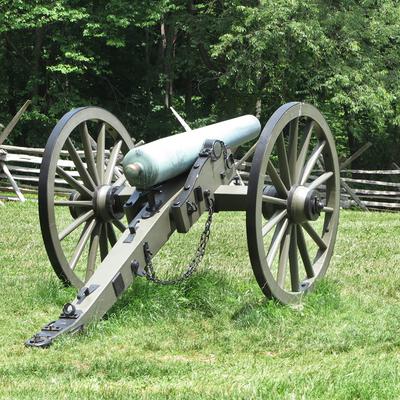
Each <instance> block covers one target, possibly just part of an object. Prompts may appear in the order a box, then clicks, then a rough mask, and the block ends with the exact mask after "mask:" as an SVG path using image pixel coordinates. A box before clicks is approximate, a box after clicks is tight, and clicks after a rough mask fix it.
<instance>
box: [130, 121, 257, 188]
mask: <svg viewBox="0 0 400 400" xmlns="http://www.w3.org/2000/svg"><path fill="white" fill-rule="evenodd" d="M260 131H261V125H260V121H259V120H258V119H257V118H256V117H254V116H253V115H244V116H242V117H238V118H233V119H230V120H227V121H223V122H219V123H217V124H213V125H208V126H205V127H202V128H199V129H195V130H193V131H190V132H184V133H179V134H177V135H172V136H168V137H165V138H162V139H159V140H156V141H154V142H151V143H148V144H145V145H143V146H140V147H138V148H134V149H132V150H130V151H129V152H128V153H127V155H126V156H125V158H124V160H123V168H124V173H125V176H126V178H127V180H128V182H129V183H130V184H131V185H132V186H137V187H138V188H140V189H147V188H149V187H151V186H154V185H157V184H158V183H161V182H164V181H167V180H168V179H171V178H174V177H175V176H178V175H180V174H182V173H183V172H185V171H187V170H188V169H189V168H190V167H191V166H192V165H193V163H194V162H195V160H196V158H197V157H198V154H199V152H200V150H201V149H202V147H203V144H204V142H205V141H206V140H207V139H215V140H222V141H223V142H224V143H225V145H226V146H228V147H236V146H239V145H241V144H243V143H246V142H248V141H249V140H251V139H254V138H256V137H257V136H258V135H259V134H260Z"/></svg>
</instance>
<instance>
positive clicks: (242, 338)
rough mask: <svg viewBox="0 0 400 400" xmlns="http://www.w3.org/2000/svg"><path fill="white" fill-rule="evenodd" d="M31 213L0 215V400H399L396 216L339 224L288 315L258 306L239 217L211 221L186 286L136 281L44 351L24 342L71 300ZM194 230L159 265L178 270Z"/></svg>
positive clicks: (355, 217)
mask: <svg viewBox="0 0 400 400" xmlns="http://www.w3.org/2000/svg"><path fill="white" fill-rule="evenodd" d="M36 208H37V205H36V204H35V203H34V202H27V203H25V204H12V203H7V204H6V206H5V207H1V208H0V221H1V230H0V271H1V274H0V295H1V301H0V339H1V341H0V398H1V399H19V398H21V399H50V398H56V399H103V398H112V399H122V398H132V399H136V398H145V399H146V398H149V399H165V398H171V399H175V398H177V399H197V398H198V399H219V398H226V399H252V398H260V399H281V398H282V399H394V398H400V352H399V348H400V306H399V305H400V304H399V299H400V246H399V238H400V216H399V214H386V213H361V212H356V211H352V212H350V211H346V212H342V214H341V221H340V228H339V236H338V240H337V245H336V249H335V253H334V256H333V259H332V262H331V266H330V268H329V269H328V273H327V277H326V278H325V279H324V280H323V281H322V282H320V284H319V285H318V287H317V290H316V291H315V292H314V293H312V294H311V295H309V296H308V297H307V298H306V299H305V300H304V304H303V306H302V307H298V308H296V309H293V308H290V307H283V306H280V305H277V304H274V303H273V302H266V301H265V299H264V298H263V295H262V293H261V291H260V290H259V288H258V286H257V283H256V281H255V279H254V278H253V276H252V272H251V267H250V265H249V261H248V256H247V247H246V238H245V224H244V222H245V216H244V214H242V213H236V214H233V213H229V214H220V215H216V216H215V222H214V226H213V231H212V234H211V242H210V245H209V248H208V251H207V255H206V257H205V260H204V262H203V265H202V267H201V268H200V271H199V272H198V273H197V274H196V275H195V276H194V277H193V278H192V279H190V280H189V281H187V282H186V283H185V284H184V285H181V286H178V287H172V288H171V287H159V286H155V285H153V284H150V283H148V282H147V281H145V280H143V279H142V280H140V279H137V280H136V281H135V283H134V284H133V286H132V287H131V288H130V289H129V290H128V291H127V292H126V293H125V295H124V296H123V298H122V299H121V300H120V301H119V302H118V303H117V304H116V305H115V306H114V307H113V308H112V310H111V311H110V313H109V314H108V318H107V319H106V320H102V321H100V322H98V323H96V324H94V325H92V326H90V327H88V329H87V330H86V331H85V333H84V334H82V335H78V336H66V337H64V338H62V339H60V340H58V341H57V342H56V343H55V344H54V346H52V347H51V348H49V349H45V350H43V349H32V348H26V347H24V341H25V340H26V339H27V338H29V337H30V336H32V334H34V333H36V332H37V331H38V330H39V329H40V327H41V326H42V325H44V324H45V323H47V322H49V321H51V320H52V319H55V318H57V316H58V315H59V312H60V310H61V307H62V305H63V304H64V303H65V302H67V301H69V300H71V299H72V298H73V297H74V290H73V289H71V288H63V287H62V286H61V285H60V284H59V282H58V281H57V279H56V277H55V274H54V273H53V271H52V269H51V267H50V265H49V262H48V261H47V256H46V253H45V250H44V247H43V243H42V238H41V234H40V230H39V222H38V215H37V209H36ZM201 225H202V224H201V223H200V224H198V225H197V226H196V230H195V231H194V232H191V233H190V235H188V236H187V237H184V238H174V240H173V241H172V242H171V243H169V244H168V247H167V248H166V249H164V250H163V254H162V257H158V263H163V262H168V263H171V264H172V265H173V264H174V263H175V262H176V263H179V264H181V263H184V262H185V261H188V260H189V258H190V257H189V256H190V255H191V254H192V253H193V251H194V248H195V245H196V242H197V236H198V235H199V233H200V232H201V229H202V226H201ZM182 254H187V257H186V258H185V257H182Z"/></svg>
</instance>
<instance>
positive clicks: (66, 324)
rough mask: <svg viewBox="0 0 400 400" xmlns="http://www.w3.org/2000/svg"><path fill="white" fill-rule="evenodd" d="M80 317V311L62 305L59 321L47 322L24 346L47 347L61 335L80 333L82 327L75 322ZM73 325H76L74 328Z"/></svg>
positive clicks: (71, 306)
mask: <svg viewBox="0 0 400 400" xmlns="http://www.w3.org/2000/svg"><path fill="white" fill-rule="evenodd" d="M93 290H94V289H93ZM81 315H82V311H81V310H77V309H76V308H75V306H74V305H72V304H71V303H66V304H64V306H63V310H62V312H61V315H60V319H58V320H56V321H51V322H49V323H48V324H47V325H45V326H44V327H43V328H42V330H41V331H40V332H38V333H36V334H35V335H33V336H32V337H31V338H30V339H28V340H27V341H26V342H25V345H26V346H29V347H49V346H50V345H51V344H52V342H53V340H54V339H55V338H56V337H57V336H59V335H61V334H62V333H65V332H70V333H76V332H79V331H81V330H82V329H83V325H78V324H77V320H78V319H79V317H80V316H81ZM74 325H76V327H75V328H74Z"/></svg>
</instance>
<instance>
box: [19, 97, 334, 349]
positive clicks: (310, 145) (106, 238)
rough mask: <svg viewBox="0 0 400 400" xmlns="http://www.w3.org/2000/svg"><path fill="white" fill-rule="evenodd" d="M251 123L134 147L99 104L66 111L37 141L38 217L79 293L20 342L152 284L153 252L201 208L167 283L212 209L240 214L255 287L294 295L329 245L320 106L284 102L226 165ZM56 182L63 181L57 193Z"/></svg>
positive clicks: (327, 164) (255, 125)
mask: <svg viewBox="0 0 400 400" xmlns="http://www.w3.org/2000/svg"><path fill="white" fill-rule="evenodd" d="M260 130H261V127H260V124H259V122H258V120H257V119H256V118H255V117H253V116H243V117H239V118H236V119H233V120H228V121H224V122H221V123H219V124H214V125H210V126H207V127H203V128H200V129H198V130H193V131H190V132H186V133H182V134H179V135H175V136H170V137H168V138H164V139H160V140H158V141H155V142H152V143H149V144H147V145H143V146H141V147H135V145H134V141H133V140H132V138H131V136H130V135H129V134H128V132H127V131H126V129H125V128H124V127H123V125H122V124H121V123H120V121H119V120H118V119H117V118H116V117H114V116H113V115H112V114H110V113H109V112H107V111H105V110H103V109H100V108H97V107H84V108H79V109H75V110H72V111H70V112H69V113H68V114H66V115H65V116H64V117H63V118H62V119H61V120H60V121H59V123H58V124H57V125H56V127H55V128H54V130H53V132H52V134H51V136H50V138H49V141H48V143H47V146H46V149H45V154H44V157H43V163H42V167H41V172H40V181H39V215H40V224H41V229H42V234H43V239H44V243H45V246H46V250H47V253H48V256H49V259H50V261H51V264H52V266H53V268H54V270H55V272H56V273H57V275H58V276H59V278H60V279H62V280H63V282H65V283H67V284H72V285H73V286H75V287H76V288H77V289H78V293H77V296H76V298H75V299H74V300H72V301H71V302H70V303H67V304H65V305H64V307H63V310H62V313H61V315H60V317H59V319H58V320H56V321H53V322H50V323H49V324H47V325H46V326H45V327H43V328H42V330H41V331H40V332H39V333H37V334H36V335H34V336H33V337H32V338H31V339H29V340H28V341H27V342H26V344H27V345H29V346H37V347H44V346H48V345H49V344H51V342H52V341H53V340H54V339H55V338H56V337H57V336H59V335H60V334H63V333H66V332H76V331H78V330H80V329H82V328H83V327H84V326H85V325H87V324H88V323H90V322H91V321H93V320H95V319H99V318H101V317H103V316H104V314H105V313H106V312H107V311H108V310H109V309H110V307H111V306H112V305H113V304H114V303H115V302H116V301H117V299H118V298H119V297H120V296H121V295H122V293H123V292H124V291H125V290H126V289H127V288H128V287H129V286H130V285H131V284H132V282H133V280H134V279H135V278H136V277H137V276H146V277H147V278H148V279H150V280H153V281H156V282H157V281H159V279H158V277H157V275H156V272H155V270H154V268H153V264H152V258H153V257H154V255H155V254H156V253H157V252H158V251H159V250H160V248H161V247H162V246H163V245H164V244H165V243H166V242H167V241H168V239H169V237H170V236H171V234H172V233H173V232H175V231H178V232H180V233H185V232H188V231H189V229H190V228H191V227H192V225H193V224H194V223H195V222H196V221H197V220H198V219H199V217H200V216H201V215H202V214H203V213H207V214H208V217H207V220H206V225H205V228H204V232H203V235H202V237H201V240H200V244H199V248H198V250H197V253H196V255H195V257H194V259H193V261H192V262H191V263H190V265H189V267H188V270H187V271H185V272H184V273H183V275H182V276H179V277H178V278H177V279H176V281H179V280H180V279H183V278H185V277H187V276H189V275H190V274H191V273H192V272H193V271H194V269H195V268H196V267H197V265H198V263H199V261H200V260H201V258H202V256H203V255H204V251H205V246H206V244H207V240H208V236H209V230H210V224H211V220H212V216H213V213H218V212H223V211H245V213H246V231H247V242H248V250H249V257H250V263H251V266H252V268H253V271H254V274H255V276H256V279H257V282H258V284H259V285H260V287H261V289H262V291H263V293H264V294H265V295H266V296H267V297H268V298H274V299H276V300H278V301H279V302H281V303H283V304H296V303H298V302H300V301H301V298H302V296H303V295H304V294H305V293H306V292H307V291H309V290H311V289H312V288H313V286H314V284H315V282H316V280H317V279H318V278H321V277H322V276H323V275H324V274H325V272H326V270H327V267H328V265H329V262H330V259H331V257H332V252H333V248H334V245H335V239H336V233H337V228H338V220H339V192H340V190H339V166H338V159H337V154H336V149H335V144H334V140H333V137H332V134H331V132H330V129H329V127H328V125H327V123H326V121H325V119H324V118H323V116H322V115H321V113H320V112H319V111H318V110H317V109H316V108H314V107H313V106H311V105H309V104H305V103H299V102H293V103H288V104H285V105H283V106H282V107H280V108H279V109H278V110H277V111H276V112H275V113H274V114H273V115H272V117H271V118H270V119H269V121H268V122H267V124H266V126H265V127H264V129H263V130H262V132H261V135H260V136H259V138H258V141H257V142H256V144H255V145H254V146H252V147H251V148H250V150H249V151H248V152H247V154H246V155H245V156H244V157H243V158H242V159H241V160H239V161H235V160H234V158H233V155H232V151H231V148H236V147H237V146H238V145H240V144H244V143H246V142H249V141H251V140H253V139H255V138H256V137H258V135H259V133H260ZM246 160H247V161H248V160H251V169H250V172H249V173H246V172H245V171H244V167H243V166H244V165H247V162H246ZM243 180H245V181H247V185H243V184H242V183H243ZM57 185H64V186H63V188H64V189H63V193H64V195H63V196H60V195H59V194H58V193H56V190H55V188H56V186H57Z"/></svg>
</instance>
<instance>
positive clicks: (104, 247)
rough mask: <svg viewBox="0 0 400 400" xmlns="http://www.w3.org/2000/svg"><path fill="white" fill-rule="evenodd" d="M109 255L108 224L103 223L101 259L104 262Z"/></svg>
mask: <svg viewBox="0 0 400 400" xmlns="http://www.w3.org/2000/svg"><path fill="white" fill-rule="evenodd" d="M107 254H108V244H107V224H106V223H103V224H102V226H101V234H100V257H101V261H103V260H104V259H105V258H106V256H107Z"/></svg>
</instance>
